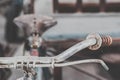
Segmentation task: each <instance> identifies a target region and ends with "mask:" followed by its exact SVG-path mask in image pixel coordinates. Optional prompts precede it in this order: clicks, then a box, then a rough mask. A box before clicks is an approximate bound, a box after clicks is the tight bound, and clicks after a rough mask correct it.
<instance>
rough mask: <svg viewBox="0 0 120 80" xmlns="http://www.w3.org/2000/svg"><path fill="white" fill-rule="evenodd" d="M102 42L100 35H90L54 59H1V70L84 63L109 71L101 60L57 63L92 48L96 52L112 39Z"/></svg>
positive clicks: (27, 57)
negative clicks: (98, 64)
mask: <svg viewBox="0 0 120 80" xmlns="http://www.w3.org/2000/svg"><path fill="white" fill-rule="evenodd" d="M104 39H105V40H106V41H105V40H102V38H101V37H100V35H98V34H90V35H89V36H88V37H87V39H86V40H84V41H82V42H79V43H77V44H76V45H74V46H72V47H71V48H69V49H67V50H66V51H64V52H63V53H61V54H59V55H57V56H54V57H35V56H21V57H1V58H0V68H23V67H24V66H26V67H33V68H34V67H63V66H69V65H75V64H82V63H90V62H95V63H100V64H102V66H103V67H104V68H105V69H107V70H108V67H107V66H106V64H105V63H104V62H103V61H102V60H99V59H88V60H80V61H75V62H68V63H57V62H63V61H64V60H66V59H67V58H69V57H71V56H72V55H74V54H75V53H76V52H78V51H80V50H82V49H85V48H87V47H90V49H92V50H95V49H98V48H100V46H101V45H102V42H106V43H109V44H111V43H112V38H111V37H107V38H104Z"/></svg>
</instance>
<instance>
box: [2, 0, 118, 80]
mask: <svg viewBox="0 0 120 80" xmlns="http://www.w3.org/2000/svg"><path fill="white" fill-rule="evenodd" d="M24 14H36V15H48V16H52V17H54V18H55V19H56V20H57V22H58V24H57V25H55V27H52V28H50V29H49V30H47V31H46V32H45V33H44V34H43V35H42V38H44V39H45V40H46V42H47V44H48V45H47V48H49V49H51V48H52V49H54V50H55V51H56V52H55V55H56V54H58V53H60V52H62V51H64V50H65V49H67V48H69V47H70V46H72V45H73V44H75V43H77V42H79V41H81V40H83V39H85V37H86V35H87V34H89V33H94V32H97V33H102V34H108V35H111V36H112V37H113V38H114V39H115V42H114V44H113V45H112V46H110V47H109V48H108V47H102V48H100V50H98V51H90V50H88V49H85V50H83V51H82V52H79V53H77V55H75V56H74V57H72V58H71V59H70V60H78V59H89V58H97V59H102V60H104V61H105V62H106V63H107V65H108V67H110V70H109V71H108V72H107V71H105V70H103V69H102V68H101V67H98V65H96V64H86V65H78V66H72V67H64V68H57V69H55V75H54V79H57V80H61V79H63V80H80V79H81V80H120V77H119V74H120V68H119V66H120V49H119V48H120V44H119V43H120V36H119V34H120V0H0V56H1V57H7V56H10V57H12V56H21V55H22V51H23V44H24V42H25V40H26V38H27V37H26V33H25V31H24V29H23V28H19V27H18V26H17V25H16V24H15V23H14V22H13V20H14V19H15V18H16V17H18V16H21V15H24ZM80 53H84V54H82V55H81V54H80ZM87 53H91V54H87ZM94 53H97V54H95V55H94ZM98 68H99V69H100V70H98ZM86 71H87V72H86ZM91 74H92V75H91ZM22 75H23V72H22V71H18V70H14V69H0V80H16V79H17V78H19V77H21V76H22ZM91 76H92V77H91ZM96 76H97V78H96ZM50 79H51V78H50ZM46 80H47V79H46Z"/></svg>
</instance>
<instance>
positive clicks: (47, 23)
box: [14, 14, 57, 34]
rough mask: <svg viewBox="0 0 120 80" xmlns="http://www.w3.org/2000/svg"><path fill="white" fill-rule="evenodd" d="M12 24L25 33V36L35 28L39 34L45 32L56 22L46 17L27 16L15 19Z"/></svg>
mask: <svg viewBox="0 0 120 80" xmlns="http://www.w3.org/2000/svg"><path fill="white" fill-rule="evenodd" d="M14 23H15V24H16V25H17V26H18V27H20V28H23V29H25V30H26V31H27V34H30V33H31V32H32V30H33V29H34V28H35V27H37V30H38V32H39V33H40V34H42V33H43V32H45V31H46V30H47V29H49V28H51V27H53V26H54V25H55V24H56V23H57V21H56V20H55V19H54V18H52V17H48V16H42V15H35V14H27V15H22V16H19V17H16V18H15V19H14Z"/></svg>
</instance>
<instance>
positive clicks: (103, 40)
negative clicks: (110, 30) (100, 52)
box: [87, 33, 112, 50]
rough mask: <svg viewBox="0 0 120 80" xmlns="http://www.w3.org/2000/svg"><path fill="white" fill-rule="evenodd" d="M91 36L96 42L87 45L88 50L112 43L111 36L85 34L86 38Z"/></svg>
mask: <svg viewBox="0 0 120 80" xmlns="http://www.w3.org/2000/svg"><path fill="white" fill-rule="evenodd" d="M91 38H94V39H96V44H95V45H92V46H89V49H90V50H97V49H99V48H100V47H101V46H110V45H111V44H112V38H111V37H110V36H108V35H104V36H103V35H99V34H96V33H92V34H89V35H88V36H87V39H91Z"/></svg>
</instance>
